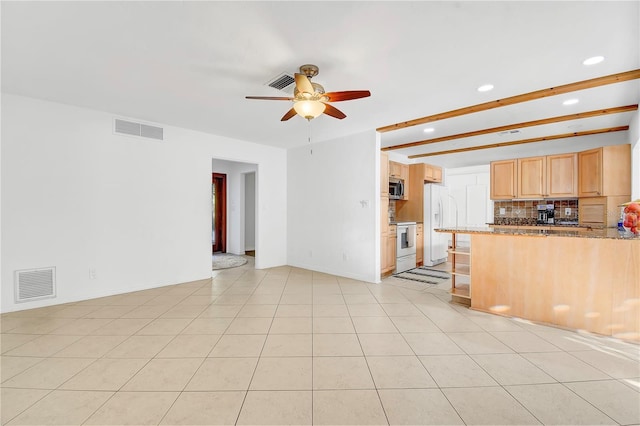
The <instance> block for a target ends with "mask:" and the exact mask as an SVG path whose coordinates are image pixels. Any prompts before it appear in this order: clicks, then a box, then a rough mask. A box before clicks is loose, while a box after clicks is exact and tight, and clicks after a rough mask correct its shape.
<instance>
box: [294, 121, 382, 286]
mask: <svg viewBox="0 0 640 426" xmlns="http://www.w3.org/2000/svg"><path fill="white" fill-rule="evenodd" d="M376 140H377V136H376V132H375V131H374V130H371V131H367V132H363V133H359V134H355V135H351V136H348V137H344V138H340V139H335V140H331V141H327V142H322V143H317V144H309V145H307V146H304V147H300V148H295V149H290V150H289V151H288V159H287V169H288V179H287V185H288V187H287V194H288V197H287V214H288V223H289V229H288V237H287V253H288V257H287V259H288V263H289V265H292V266H297V267H301V268H307V269H312V270H315V271H320V272H326V273H331V274H336V275H341V276H344V277H350V278H354V279H360V280H364V281H368V282H375V281H376V280H377V278H378V271H377V269H376V264H377V261H376V240H379V235H380V234H379V226H377V224H378V222H377V221H376V216H377V214H376V213H377V210H379V208H378V206H379V204H378V203H379V198H380V197H379V183H378V173H377V172H376V170H377V167H376V161H378V158H379V157H378V155H379V154H378V153H377V149H376ZM363 205H364V206H363Z"/></svg>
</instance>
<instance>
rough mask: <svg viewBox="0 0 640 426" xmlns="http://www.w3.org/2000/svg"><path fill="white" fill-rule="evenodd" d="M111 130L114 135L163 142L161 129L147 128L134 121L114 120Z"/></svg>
mask: <svg viewBox="0 0 640 426" xmlns="http://www.w3.org/2000/svg"><path fill="white" fill-rule="evenodd" d="M113 129H114V131H115V132H116V133H120V134H123V135H130V136H140V137H143V138H150V139H157V140H163V137H164V135H163V129H162V127H156V126H149V125H148V124H142V123H136V122H134V121H126V120H120V119H119V118H116V119H115V120H114V125H113Z"/></svg>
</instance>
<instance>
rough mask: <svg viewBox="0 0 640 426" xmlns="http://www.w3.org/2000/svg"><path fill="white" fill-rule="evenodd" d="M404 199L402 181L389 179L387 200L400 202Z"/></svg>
mask: <svg viewBox="0 0 640 426" xmlns="http://www.w3.org/2000/svg"><path fill="white" fill-rule="evenodd" d="M403 197H404V180H403V179H397V178H389V199H390V200H401V199H402V198H403Z"/></svg>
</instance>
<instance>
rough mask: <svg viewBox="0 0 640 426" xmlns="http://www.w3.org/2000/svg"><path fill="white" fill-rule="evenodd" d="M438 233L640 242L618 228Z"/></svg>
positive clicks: (486, 228) (466, 229) (486, 229)
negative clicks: (608, 239)
mask: <svg viewBox="0 0 640 426" xmlns="http://www.w3.org/2000/svg"><path fill="white" fill-rule="evenodd" d="M436 231H437V232H452V233H454V232H455V233H458V234H494V235H523V236H530V237H578V238H610V239H616V240H639V241H640V235H635V236H634V235H632V234H630V233H620V232H619V231H618V229H617V228H602V229H591V230H588V231H584V230H582V231H578V230H572V229H571V228H570V227H566V228H559V229H549V230H543V229H540V230H536V229H514V228H492V227H489V226H482V227H458V228H440V229H436Z"/></svg>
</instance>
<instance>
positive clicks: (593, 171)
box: [578, 144, 631, 197]
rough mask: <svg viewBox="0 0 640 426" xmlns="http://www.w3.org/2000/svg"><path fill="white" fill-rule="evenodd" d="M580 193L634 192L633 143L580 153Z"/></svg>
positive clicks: (581, 195)
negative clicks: (632, 184)
mask: <svg viewBox="0 0 640 426" xmlns="http://www.w3.org/2000/svg"><path fill="white" fill-rule="evenodd" d="M578 168H579V170H578V175H579V177H580V179H579V181H578V182H579V183H578V196H579V197H599V196H613V195H630V194H631V145H628V144H627V145H613V146H603V147H600V148H595V149H590V150H588V151H582V152H580V153H578Z"/></svg>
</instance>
